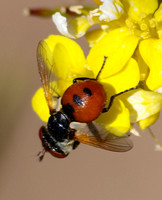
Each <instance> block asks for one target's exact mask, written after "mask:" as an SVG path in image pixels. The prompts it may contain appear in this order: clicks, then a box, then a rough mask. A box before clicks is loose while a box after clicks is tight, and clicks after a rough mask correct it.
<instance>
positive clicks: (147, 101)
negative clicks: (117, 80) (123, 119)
mask: <svg viewBox="0 0 162 200" xmlns="http://www.w3.org/2000/svg"><path fill="white" fill-rule="evenodd" d="M120 98H121V100H122V101H123V102H124V104H125V105H126V107H127V108H128V109H129V112H130V119H131V122H132V123H135V122H137V121H139V120H143V119H146V118H148V117H150V116H152V115H154V114H156V113H158V112H160V109H161V107H162V94H159V93H156V92H151V91H145V90H142V89H137V90H132V91H129V92H127V93H125V94H123V95H120Z"/></svg>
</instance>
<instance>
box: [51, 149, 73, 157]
mask: <svg viewBox="0 0 162 200" xmlns="http://www.w3.org/2000/svg"><path fill="white" fill-rule="evenodd" d="M49 152H50V154H51V155H52V156H54V157H56V158H65V157H66V156H68V155H69V154H65V153H61V152H58V151H56V150H55V149H50V150H49Z"/></svg>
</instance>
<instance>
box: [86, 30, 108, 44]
mask: <svg viewBox="0 0 162 200" xmlns="http://www.w3.org/2000/svg"><path fill="white" fill-rule="evenodd" d="M106 34H107V32H106V31H104V30H101V29H95V30H92V31H88V32H87V33H86V35H85V37H86V39H87V41H88V44H89V47H92V46H93V45H94V44H95V43H97V42H98V41H99V40H100V39H101V38H103V36H104V35H106Z"/></svg>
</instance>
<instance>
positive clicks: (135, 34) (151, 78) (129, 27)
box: [52, 0, 162, 92]
mask: <svg viewBox="0 0 162 200" xmlns="http://www.w3.org/2000/svg"><path fill="white" fill-rule="evenodd" d="M95 2H96V3H97V4H98V7H96V9H93V10H90V11H89V10H86V9H85V10H84V9H83V8H82V10H81V11H80V15H79V16H78V17H76V18H74V19H72V20H70V21H69V22H68V23H67V21H66V18H65V17H64V16H62V15H61V14H60V13H59V12H56V13H55V14H54V15H53V17H52V18H53V21H54V23H55V24H56V26H57V28H58V30H59V31H60V32H61V33H62V34H64V35H66V36H67V37H71V38H78V37H81V36H83V35H85V36H86V38H87V40H88V42H89V46H90V47H92V46H93V45H94V44H95V43H97V42H98V41H99V40H101V39H102V43H103V44H104V43H105V42H104V41H105V40H107V38H109V41H110V45H109V43H107V44H106V45H105V51H107V52H108V51H112V49H111V48H112V46H111V43H113V42H114V43H115V44H116V47H115V44H114V52H115V53H114V57H120V58H122V57H125V54H126V53H128V51H129V50H128V51H127V52H125V51H123V52H121V49H118V44H119V43H120V44H123V46H125V43H129V42H130V41H131V44H130V54H131V57H133V58H135V59H136V61H137V62H138V65H139V69H140V74H141V78H140V80H141V81H143V82H144V84H146V86H147V87H148V89H150V90H153V91H154V90H156V91H157V92H159V91H161V88H162V59H161V57H162V14H161V13H162V4H161V5H160V6H159V8H158V1H157V0H146V1H141V0H96V1H95ZM95 24H99V25H100V28H98V29H93V30H92V31H88V28H90V27H91V26H93V25H95ZM121 34H122V36H123V37H120V35H121ZM118 35H119V37H118V40H117V39H116V38H115V36H118ZM126 48H127V46H126ZM108 56H109V55H108ZM129 58H130V56H127V60H125V62H127V61H128V60H129ZM118 64H120V63H118ZM109 68H112V66H111V65H110V64H109Z"/></svg>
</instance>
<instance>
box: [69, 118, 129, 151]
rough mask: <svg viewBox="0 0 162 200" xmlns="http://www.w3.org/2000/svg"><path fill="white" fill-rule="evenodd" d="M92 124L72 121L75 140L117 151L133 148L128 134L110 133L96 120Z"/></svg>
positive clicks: (71, 125)
mask: <svg viewBox="0 0 162 200" xmlns="http://www.w3.org/2000/svg"><path fill="white" fill-rule="evenodd" d="M91 124H93V125H89V124H86V123H78V122H72V123H71V124H70V127H71V128H73V129H75V130H76V132H75V140H77V141H79V142H81V143H84V144H88V145H91V146H94V147H98V148H101V149H105V150H109V151H115V152H125V151H129V150H130V149H132V147H133V143H132V141H131V140H130V139H129V138H128V135H127V136H123V137H117V136H114V135H112V134H110V133H108V132H107V131H106V130H104V129H103V128H102V127H101V126H100V125H99V124H96V123H95V122H92V123H91Z"/></svg>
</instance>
